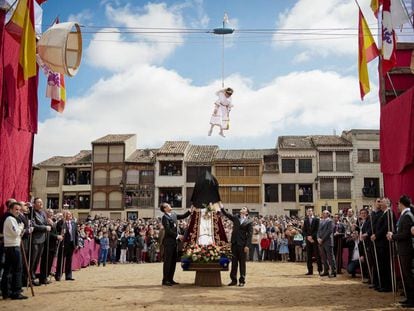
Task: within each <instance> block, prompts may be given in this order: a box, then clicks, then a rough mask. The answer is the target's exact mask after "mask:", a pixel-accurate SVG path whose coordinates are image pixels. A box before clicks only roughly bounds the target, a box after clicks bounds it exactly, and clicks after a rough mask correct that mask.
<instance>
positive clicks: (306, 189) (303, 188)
mask: <svg viewBox="0 0 414 311" xmlns="http://www.w3.org/2000/svg"><path fill="white" fill-rule="evenodd" d="M299 202H301V203H302V202H313V191H312V184H300V185H299Z"/></svg>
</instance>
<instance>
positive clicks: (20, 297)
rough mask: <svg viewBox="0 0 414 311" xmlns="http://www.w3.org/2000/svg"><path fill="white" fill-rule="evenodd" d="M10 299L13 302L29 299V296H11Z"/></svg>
mask: <svg viewBox="0 0 414 311" xmlns="http://www.w3.org/2000/svg"><path fill="white" fill-rule="evenodd" d="M10 298H11V299H12V300H22V299H27V296H24V295H22V294H18V295H12V296H10Z"/></svg>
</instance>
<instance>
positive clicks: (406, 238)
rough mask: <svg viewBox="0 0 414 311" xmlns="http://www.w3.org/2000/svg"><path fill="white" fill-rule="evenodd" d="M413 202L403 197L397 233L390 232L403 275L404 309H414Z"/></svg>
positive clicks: (400, 201) (400, 203) (388, 235)
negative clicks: (413, 265) (412, 266)
mask: <svg viewBox="0 0 414 311" xmlns="http://www.w3.org/2000/svg"><path fill="white" fill-rule="evenodd" d="M410 205H411V200H410V198H409V197H407V196H405V195H403V196H401V197H400V200H399V202H398V209H399V211H400V212H401V216H400V219H399V220H398V223H397V232H396V233H393V232H391V231H390V232H388V233H387V238H388V240H389V241H396V243H397V252H398V259H399V263H400V269H401V274H402V281H403V285H404V286H403V287H404V291H405V296H406V297H407V299H406V300H404V301H401V304H402V307H404V308H414V277H413V273H412V270H411V263H412V260H413V258H414V248H413V243H412V236H411V227H412V226H413V225H414V216H413V214H412V213H411V211H410Z"/></svg>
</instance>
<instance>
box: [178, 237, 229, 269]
mask: <svg viewBox="0 0 414 311" xmlns="http://www.w3.org/2000/svg"><path fill="white" fill-rule="evenodd" d="M231 257H232V255H231V247H230V244H229V243H222V244H221V245H217V244H210V245H199V244H189V245H187V247H186V248H185V250H184V255H183V256H182V257H181V267H182V268H183V270H188V268H189V267H190V265H191V264H192V263H200V264H208V263H218V264H220V266H222V267H223V268H227V267H228V264H229V262H230V258H231Z"/></svg>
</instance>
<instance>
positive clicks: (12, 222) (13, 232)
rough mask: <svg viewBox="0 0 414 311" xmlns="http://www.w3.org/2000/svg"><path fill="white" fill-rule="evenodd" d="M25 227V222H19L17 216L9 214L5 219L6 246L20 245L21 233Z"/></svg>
mask: <svg viewBox="0 0 414 311" xmlns="http://www.w3.org/2000/svg"><path fill="white" fill-rule="evenodd" d="M23 229H24V224H23V223H20V224H18V223H17V220H16V218H14V217H13V216H9V217H7V218H6V220H5V221H4V227H3V235H4V246H5V247H16V246H17V247H20V242H21V234H22V232H23Z"/></svg>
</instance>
